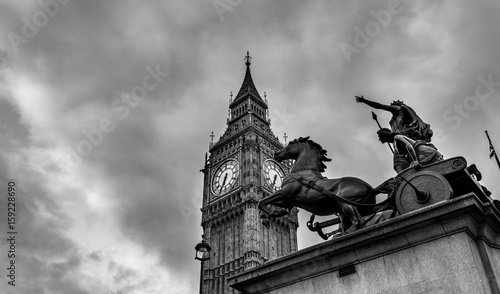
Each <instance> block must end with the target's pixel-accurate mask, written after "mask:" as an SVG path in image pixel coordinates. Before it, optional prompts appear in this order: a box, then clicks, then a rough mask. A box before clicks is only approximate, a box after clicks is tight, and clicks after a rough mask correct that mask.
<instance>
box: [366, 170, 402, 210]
mask: <svg viewBox="0 0 500 294" xmlns="http://www.w3.org/2000/svg"><path fill="white" fill-rule="evenodd" d="M402 181H403V180H402V179H401V178H400V177H394V178H390V179H388V180H386V181H384V182H383V183H382V184H380V185H378V186H377V187H375V188H374V189H373V190H372V191H371V192H370V197H373V198H375V196H377V195H378V194H387V199H386V200H384V201H382V202H381V203H378V204H377V205H376V207H375V209H374V210H376V211H381V210H385V209H395V206H394V198H395V197H396V192H397V189H398V187H399V185H400V184H401V182H402ZM376 211H373V212H376Z"/></svg>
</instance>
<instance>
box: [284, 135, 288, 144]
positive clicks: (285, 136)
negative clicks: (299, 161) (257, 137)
mask: <svg viewBox="0 0 500 294" xmlns="http://www.w3.org/2000/svg"><path fill="white" fill-rule="evenodd" d="M283 138H285V145H286V138H288V136H287V135H286V133H285V134H284V135H283Z"/></svg>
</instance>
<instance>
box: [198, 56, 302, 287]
mask: <svg viewBox="0 0 500 294" xmlns="http://www.w3.org/2000/svg"><path fill="white" fill-rule="evenodd" d="M251 59H252V57H250V54H249V52H247V55H246V56H245V58H244V60H245V65H246V72H245V77H244V78H243V82H242V84H241V87H240V90H239V91H238V94H236V95H235V96H234V97H233V96H231V99H230V104H229V111H228V118H227V127H226V130H225V131H224V133H223V134H222V135H221V137H220V139H219V140H218V141H217V142H213V144H211V145H210V147H209V153H210V155H209V157H208V160H206V164H205V166H206V167H205V168H204V169H203V172H204V177H205V178H204V189H203V207H202V209H201V210H202V222H201V225H202V227H203V230H204V233H205V235H206V238H207V242H208V243H209V244H210V245H211V246H212V251H211V252H210V260H208V262H206V263H205V269H204V272H203V289H204V293H237V292H236V291H235V290H234V289H232V288H230V287H229V286H228V285H227V284H226V278H227V277H229V276H231V275H234V274H237V273H240V272H242V271H244V270H246V269H250V268H252V267H255V266H257V265H260V264H262V263H264V262H265V261H268V260H270V259H274V258H276V257H279V256H282V255H285V254H288V253H291V252H293V251H296V250H297V227H298V221H297V212H298V210H297V209H296V208H294V209H292V211H291V213H290V214H289V215H288V216H287V217H285V218H283V219H279V220H274V221H272V222H271V225H270V226H269V228H267V227H265V226H263V225H262V223H261V220H260V217H259V215H260V211H259V208H258V207H257V203H258V201H259V200H260V199H262V198H264V197H267V196H269V195H271V194H272V193H273V192H274V191H276V190H277V189H279V188H280V186H281V180H282V179H283V177H284V176H285V175H286V174H287V173H288V172H289V169H290V163H288V162H287V163H284V164H282V163H278V162H276V161H274V160H273V155H274V152H276V151H278V150H280V149H282V148H283V145H282V144H281V143H280V141H279V139H278V137H277V136H275V135H274V134H273V132H272V130H271V123H270V119H269V117H268V116H269V115H268V113H269V111H268V105H267V101H264V100H263V99H262V98H261V96H260V94H259V92H258V91H257V88H256V87H255V84H254V82H253V79H252V74H251V71H250V65H251ZM266 100H267V99H266ZM226 101H227V100H226Z"/></svg>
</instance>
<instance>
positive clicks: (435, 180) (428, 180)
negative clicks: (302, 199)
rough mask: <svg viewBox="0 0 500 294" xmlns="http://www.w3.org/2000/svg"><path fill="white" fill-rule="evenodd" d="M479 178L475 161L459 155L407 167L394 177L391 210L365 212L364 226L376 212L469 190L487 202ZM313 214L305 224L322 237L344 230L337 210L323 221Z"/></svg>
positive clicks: (408, 208)
mask: <svg viewBox="0 0 500 294" xmlns="http://www.w3.org/2000/svg"><path fill="white" fill-rule="evenodd" d="M481 178H482V176H481V173H480V172H479V170H478V169H477V167H476V165H475V164H472V165H470V166H467V161H466V160H465V158H463V157H461V156H459V157H453V158H449V159H446V160H443V161H440V162H437V163H434V164H430V165H426V166H419V167H418V168H414V167H409V168H407V169H405V170H403V171H402V172H401V173H399V174H398V175H397V176H396V178H395V179H396V180H397V182H398V183H399V185H398V187H397V190H396V191H395V196H394V199H393V200H394V203H393V205H392V207H393V210H392V211H391V210H385V211H379V212H377V213H374V214H372V215H369V216H366V217H365V219H366V220H367V222H366V223H365V226H367V225H370V224H373V223H374V221H372V220H373V219H374V217H375V216H376V215H377V214H379V217H378V218H377V219H378V221H380V220H384V219H387V218H389V217H393V216H395V215H402V214H406V213H410V212H412V211H415V210H417V209H420V208H423V207H427V206H429V205H432V204H435V203H438V202H441V201H446V200H449V199H452V198H454V197H458V196H460V195H464V194H467V193H471V192H472V193H474V194H475V195H476V196H478V197H479V198H480V199H481V201H483V202H489V201H490V198H489V197H488V194H489V192H488V190H486V188H485V187H483V186H481V185H480V184H479V182H478V181H480V180H481ZM389 200H390V199H389ZM314 218H315V216H314V215H312V216H311V219H310V220H309V222H308V223H307V227H308V228H309V230H311V231H313V232H317V233H318V234H319V235H320V236H321V237H322V238H323V239H325V240H326V239H328V237H329V236H331V235H334V234H342V233H345V228H344V226H343V225H342V218H341V217H340V216H339V214H337V216H336V217H334V218H333V219H331V220H328V221H324V222H314ZM333 225H339V229H337V230H335V231H333V232H330V233H328V234H325V233H324V232H323V228H325V227H329V226H333Z"/></svg>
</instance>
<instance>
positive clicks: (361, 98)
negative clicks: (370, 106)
mask: <svg viewBox="0 0 500 294" xmlns="http://www.w3.org/2000/svg"><path fill="white" fill-rule="evenodd" d="M354 97H356V102H358V103H362V102H364V101H365V97H363V95H361V96H354Z"/></svg>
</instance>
